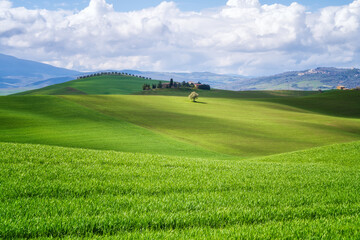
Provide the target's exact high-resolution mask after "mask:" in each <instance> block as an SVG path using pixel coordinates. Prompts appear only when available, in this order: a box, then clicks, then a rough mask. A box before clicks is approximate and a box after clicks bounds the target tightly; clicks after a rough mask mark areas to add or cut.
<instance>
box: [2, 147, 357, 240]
mask: <svg viewBox="0 0 360 240" xmlns="http://www.w3.org/2000/svg"><path fill="white" fill-rule="evenodd" d="M359 150H360V142H355V143H350V144H342V145H334V146H330V147H322V148H316V149H311V150H306V151H304V152H294V153H287V154H283V155H278V156H271V157H267V158H259V159H251V160H247V161H218V160H210V159H192V158H184V157H169V156H167V157H164V156H161V155H151V154H134V153H119V152H114V151H95V150H83V149H70V148H60V147H50V146H44V145H29V144H10V143H0V159H1V161H0V169H1V171H0V183H1V184H0V209H1V214H0V238H45V237H51V238H82V237H87V238H90V237H97V238H101V237H105V238H129V239H133V238H136V239H138V238H141V239H179V238H180V239H204V238H206V239H235V238H246V239H271V238H274V237H275V236H276V238H279V239H310V238H311V239H322V238H326V239H327V238H328V239H330V238H331V239H333V238H343V239H358V238H359V237H360V232H359V227H360V223H359V212H360V195H359V191H360V185H359V179H360V171H359V158H358V152H359ZM334 153H335V154H334Z"/></svg>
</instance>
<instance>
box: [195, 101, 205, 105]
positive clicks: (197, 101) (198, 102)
mask: <svg viewBox="0 0 360 240" xmlns="http://www.w3.org/2000/svg"><path fill="white" fill-rule="evenodd" d="M193 103H200V104H207V103H206V102H199V101H196V102H193Z"/></svg>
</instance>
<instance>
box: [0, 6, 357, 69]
mask: <svg viewBox="0 0 360 240" xmlns="http://www.w3.org/2000/svg"><path fill="white" fill-rule="evenodd" d="M0 26H1V27H0V52H2V53H6V54H11V55H15V56H17V57H22V58H27V59H33V60H37V61H42V62H46V63H50V64H54V65H56V66H60V67H67V68H72V69H77V70H99V69H124V68H132V69H141V70H154V71H213V72H220V73H239V74H245V75H263V74H271V73H276V72H280V71H285V70H292V69H305V68H313V67H316V66H358V65H359V62H358V61H359V59H358V57H357V56H358V55H359V54H358V53H359V49H360V44H359V43H358V39H359V37H360V36H359V35H360V31H359V30H360V29H359V27H360V0H356V1H354V2H353V3H351V4H349V5H345V6H341V7H327V8H324V9H321V10H319V11H317V12H314V13H311V12H307V10H306V7H305V6H302V5H300V4H298V3H292V4H291V5H289V6H285V5H282V4H272V5H261V4H260V3H259V1H258V0H229V1H228V2H227V3H226V5H225V6H223V7H220V8H218V9H212V10H204V11H200V12H183V11H180V10H179V9H178V8H177V6H176V4H175V3H174V2H162V3H161V4H159V5H158V6H155V7H152V8H148V9H143V10H141V11H132V12H116V11H115V10H114V8H113V7H112V5H110V4H108V3H107V2H106V1H105V0H91V1H90V3H89V5H88V7H86V8H85V9H83V10H81V11H76V12H75V11H64V10H58V11H49V10H45V9H42V10H29V9H26V8H14V7H12V4H11V2H10V1H7V0H0Z"/></svg>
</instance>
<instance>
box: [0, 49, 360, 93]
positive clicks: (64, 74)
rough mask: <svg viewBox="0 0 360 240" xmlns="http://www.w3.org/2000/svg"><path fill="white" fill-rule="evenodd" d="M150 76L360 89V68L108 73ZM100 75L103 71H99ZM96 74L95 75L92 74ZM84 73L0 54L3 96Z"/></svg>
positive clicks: (240, 86) (235, 85) (258, 86)
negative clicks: (251, 72) (246, 72)
mask: <svg viewBox="0 0 360 240" xmlns="http://www.w3.org/2000/svg"><path fill="white" fill-rule="evenodd" d="M107 71H116V72H125V73H128V74H133V75H138V76H144V77H150V78H152V79H157V80H169V79H170V78H172V79H174V81H177V82H182V81H194V82H201V83H205V84H210V85H211V87H212V88H218V89H226V90H235V91H238V90H287V89H290V90H317V89H324V90H325V89H333V88H336V86H338V85H343V86H345V87H347V88H354V87H356V86H360V69H357V68H351V69H350V68H334V67H318V68H316V69H310V70H303V71H289V72H284V73H280V74H276V75H272V76H264V77H254V78H250V77H245V76H240V75H230V74H216V73H211V72H192V73H178V72H152V71H138V70H106V71H105V72H107ZM99 72H101V71H99ZM93 73H95V72H93ZM87 74H91V73H82V72H78V71H73V70H69V69H63V68H58V67H54V66H51V65H48V64H43V63H38V62H34V61H29V60H23V59H18V58H15V57H12V56H8V55H4V54H0V94H1V93H3V94H8V93H15V92H20V91H24V90H30V89H37V88H42V87H46V86H49V85H53V84H58V83H63V82H67V81H70V80H73V79H76V77H77V76H81V75H87Z"/></svg>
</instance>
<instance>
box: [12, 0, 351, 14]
mask: <svg viewBox="0 0 360 240" xmlns="http://www.w3.org/2000/svg"><path fill="white" fill-rule="evenodd" d="M11 2H12V3H13V5H14V6H15V7H27V8H31V9H34V8H35V9H38V8H45V9H51V10H54V9H59V8H62V9H79V10H80V9H83V8H85V7H86V6H87V5H88V3H89V1H87V0H78V1H73V0H52V1H45V0H12V1H11ZM107 2H108V3H110V4H113V5H114V8H115V10H116V11H133V10H140V9H143V8H148V7H153V6H156V5H158V4H160V3H161V2H162V1H161V0H131V1H129V0H108V1H107ZM174 2H176V4H177V6H178V7H179V8H180V9H181V10H183V11H199V10H201V9H205V8H213V7H219V6H224V5H225V4H226V0H196V1H194V0H175V1H174ZM292 2H294V1H291V0H277V1H275V0H260V3H261V4H274V3H280V4H284V5H289V4H291V3H292ZM296 2H298V3H300V4H301V5H304V6H306V7H307V8H308V10H310V11H316V10H317V9H319V8H323V7H326V6H330V5H331V6H340V5H346V4H349V3H351V2H352V1H351V0H300V1H296Z"/></svg>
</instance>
